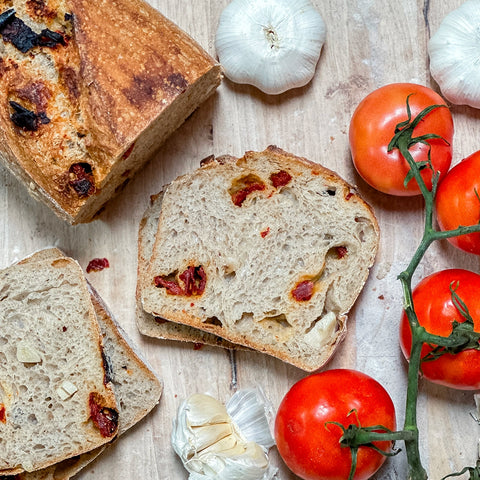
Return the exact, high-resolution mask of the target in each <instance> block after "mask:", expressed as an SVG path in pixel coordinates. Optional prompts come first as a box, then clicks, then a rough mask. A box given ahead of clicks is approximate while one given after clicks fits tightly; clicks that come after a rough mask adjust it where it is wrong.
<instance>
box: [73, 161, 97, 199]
mask: <svg viewBox="0 0 480 480" xmlns="http://www.w3.org/2000/svg"><path fill="white" fill-rule="evenodd" d="M68 173H69V176H68V178H69V179H68V184H69V185H70V187H72V188H73V189H74V190H75V192H76V193H77V194H78V196H79V197H88V196H90V195H93V194H94V193H95V191H96V187H95V178H94V177H93V172H92V166H91V165H90V164H89V163H74V164H73V165H72V166H71V167H70V169H69V170H68Z"/></svg>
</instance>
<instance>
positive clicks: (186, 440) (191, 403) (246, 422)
mask: <svg viewBox="0 0 480 480" xmlns="http://www.w3.org/2000/svg"><path fill="white" fill-rule="evenodd" d="M267 407H268V403H267V402H266V400H265V398H264V396H263V394H262V393H261V392H260V390H258V389H255V390H240V391H238V392H237V393H235V394H234V395H233V396H232V398H231V399H230V401H229V402H228V403H227V406H224V405H223V404H222V403H221V402H219V401H218V400H216V399H215V398H213V397H211V396H210V395H204V394H194V395H191V396H190V397H189V398H187V399H186V400H185V401H184V402H182V404H181V405H180V407H179V409H178V412H177V418H176V419H175V420H174V421H173V430H172V436H171V440H172V446H173V448H174V450H175V452H176V453H177V455H178V456H179V457H180V458H181V459H182V462H183V464H184V466H185V468H186V469H187V470H188V471H189V472H190V476H189V480H271V479H273V478H274V476H275V473H276V469H275V468H274V467H272V466H271V465H270V462H269V459H268V455H267V452H268V449H269V448H270V447H271V446H273V445H274V440H273V437H272V434H271V432H270V427H269V420H268V412H269V409H268V408H267Z"/></svg>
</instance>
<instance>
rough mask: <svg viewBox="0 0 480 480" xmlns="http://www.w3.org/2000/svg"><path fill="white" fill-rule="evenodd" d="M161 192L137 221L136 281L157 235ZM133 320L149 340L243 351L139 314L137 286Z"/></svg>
mask: <svg viewBox="0 0 480 480" xmlns="http://www.w3.org/2000/svg"><path fill="white" fill-rule="evenodd" d="M162 199H163V192H160V193H158V194H157V195H152V196H151V198H150V205H149V206H148V208H147V209H146V210H145V213H144V215H143V217H142V220H141V221H140V227H139V231H138V277H139V278H140V277H141V276H142V274H143V272H144V271H145V269H146V268H147V266H148V263H149V261H150V257H151V255H152V249H153V245H154V243H155V234H156V232H157V226H158V219H159V217H160V212H161V211H162ZM136 299H137V302H136V320H137V327H138V330H139V331H140V333H142V334H143V335H147V336H150V337H156V338H161V339H164V340H178V341H183V342H193V343H196V344H201V345H211V346H218V347H223V348H229V349H238V348H244V347H242V346H240V345H236V344H234V343H231V342H229V341H227V340H224V339H223V338H221V337H219V336H217V335H213V334H211V333H208V332H204V331H203V330H199V329H198V328H193V327H189V326H187V325H182V324H180V323H176V322H169V321H168V320H165V319H163V318H160V317H156V316H154V315H152V314H150V313H146V312H145V311H144V310H143V307H142V303H141V299H140V288H139V284H138V283H137V296H136Z"/></svg>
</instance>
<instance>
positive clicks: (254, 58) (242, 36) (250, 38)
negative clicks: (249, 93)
mask: <svg viewBox="0 0 480 480" xmlns="http://www.w3.org/2000/svg"><path fill="white" fill-rule="evenodd" d="M325 37H326V29H325V23H324V21H323V19H322V17H321V15H320V13H319V12H318V11H317V10H316V9H315V8H314V6H313V5H312V4H311V3H310V1H309V0H233V1H232V2H231V3H230V4H229V5H227V7H226V8H225V9H224V10H223V12H222V14H221V16H220V22H219V25H218V29H217V34H216V37H215V48H216V51H217V55H218V59H219V61H220V63H221V64H222V66H223V68H224V71H225V76H226V77H227V78H229V79H230V80H231V81H233V82H236V83H246V84H250V85H254V86H256V87H257V88H259V89H260V90H262V91H263V92H265V93H268V94H279V93H283V92H285V91H286V90H290V89H292V88H297V87H302V86H304V85H306V84H307V83H308V82H310V80H311V79H312V77H313V75H314V73H315V68H316V65H317V62H318V59H319V57H320V52H321V50H322V46H323V44H324V43H325Z"/></svg>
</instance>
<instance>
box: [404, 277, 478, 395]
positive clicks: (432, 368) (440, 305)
mask: <svg viewBox="0 0 480 480" xmlns="http://www.w3.org/2000/svg"><path fill="white" fill-rule="evenodd" d="M452 282H453V284H452ZM457 282H458V288H457V289H456V293H457V295H458V296H459V297H460V298H461V299H462V300H463V302H464V303H465V304H466V305H467V307H468V310H469V312H470V315H471V317H472V318H473V321H474V329H475V331H477V332H480V275H478V274H476V273H473V272H470V271H468V270H461V269H450V270H442V271H440V272H437V273H434V274H433V275H430V276H428V277H426V278H424V279H423V280H422V281H421V282H420V283H419V284H418V285H417V286H416V287H415V289H414V290H413V305H414V307H415V311H416V314H417V318H418V321H419V323H420V325H422V326H423V327H424V328H425V330H427V332H429V333H432V334H435V335H442V336H448V335H449V334H450V333H451V331H452V323H453V321H454V320H456V321H457V322H463V321H465V319H464V318H463V317H462V315H461V314H460V312H459V311H458V309H457V308H456V307H455V305H454V303H453V301H452V295H451V292H450V285H452V287H454V286H455V285H456V284H457ZM400 344H401V348H402V351H403V354H404V355H405V357H406V358H407V359H408V358H409V356H410V349H411V346H412V334H411V329H410V325H409V323H408V320H407V316H406V314H405V313H404V314H403V316H402V321H401V324H400ZM430 351H432V346H429V345H424V346H423V350H422V357H423V356H425V355H426V354H427V353H428V352H430ZM421 370H422V372H423V376H424V377H425V378H427V379H428V380H430V381H432V382H435V383H439V384H441V385H446V386H448V387H452V388H457V389H461V390H478V389H480V350H473V349H472V350H465V351H463V352H460V353H458V354H456V355H452V354H448V353H446V354H444V355H442V356H441V357H440V358H438V359H436V360H432V361H427V362H422V366H421Z"/></svg>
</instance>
